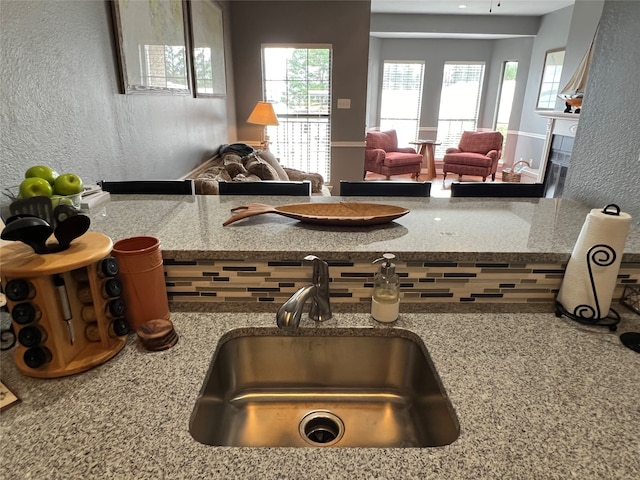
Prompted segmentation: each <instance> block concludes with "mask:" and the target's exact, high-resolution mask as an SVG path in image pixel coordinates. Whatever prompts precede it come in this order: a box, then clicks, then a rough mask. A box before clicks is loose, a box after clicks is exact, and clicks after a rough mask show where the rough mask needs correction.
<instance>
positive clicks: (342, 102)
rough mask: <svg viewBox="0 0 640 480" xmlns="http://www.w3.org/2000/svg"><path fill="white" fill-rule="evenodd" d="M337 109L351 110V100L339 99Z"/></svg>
mask: <svg viewBox="0 0 640 480" xmlns="http://www.w3.org/2000/svg"><path fill="white" fill-rule="evenodd" d="M338 108H344V109H349V108H351V99H350V98H339V99H338Z"/></svg>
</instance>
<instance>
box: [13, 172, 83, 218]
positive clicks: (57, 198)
mask: <svg viewBox="0 0 640 480" xmlns="http://www.w3.org/2000/svg"><path fill="white" fill-rule="evenodd" d="M24 177H25V178H24V180H23V181H22V182H21V183H20V185H19V186H17V187H14V188H13V189H8V196H9V197H11V198H12V199H13V200H19V199H23V198H32V197H37V196H43V197H49V198H50V199H51V205H52V207H53V208H55V207H57V206H58V205H71V206H72V207H74V208H76V209H78V210H80V203H81V200H82V192H83V190H84V184H83V182H82V179H81V178H80V177H79V176H78V175H76V174H75V173H63V174H62V175H60V174H58V172H56V171H55V170H54V169H53V168H51V167H49V166H47V165H34V166H33V167H31V168H29V169H28V170H27V171H26V172H25V174H24Z"/></svg>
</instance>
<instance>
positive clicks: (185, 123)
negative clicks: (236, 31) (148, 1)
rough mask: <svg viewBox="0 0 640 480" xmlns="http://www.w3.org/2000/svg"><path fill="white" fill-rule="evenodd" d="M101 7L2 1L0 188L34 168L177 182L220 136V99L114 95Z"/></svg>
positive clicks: (86, 2)
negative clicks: (27, 169) (40, 167)
mask: <svg viewBox="0 0 640 480" xmlns="http://www.w3.org/2000/svg"><path fill="white" fill-rule="evenodd" d="M110 8H111V4H110V2H103V1H92V0H82V1H66V0H63V1H55V2H31V1H22V0H2V6H1V10H2V15H0V22H1V23H0V46H1V48H2V53H1V56H0V71H1V72H2V75H1V76H0V94H1V99H2V109H1V110H2V111H1V121H2V124H1V127H2V137H1V140H0V156H1V158H2V166H1V167H0V168H1V172H2V176H1V179H0V183H1V185H0V187H2V188H5V187H7V186H12V185H17V184H19V183H20V181H21V180H22V178H23V175H24V171H25V170H26V168H28V167H29V166H31V165H34V164H49V165H51V166H52V167H55V168H56V169H57V170H58V171H59V172H60V173H62V172H68V171H72V172H75V173H78V174H79V175H80V176H81V177H82V178H83V179H84V180H85V182H86V183H91V182H96V181H98V180H101V179H111V180H129V179H141V178H146V179H148V178H178V177H180V176H182V175H184V174H186V173H187V172H188V171H190V170H191V169H192V168H194V167H195V166H197V165H198V164H199V163H200V162H201V161H202V160H203V159H204V158H206V157H207V156H208V155H209V153H210V152H211V151H212V150H213V149H214V148H216V147H217V146H218V145H219V144H220V143H226V142H227V141H228V124H229V122H228V120H227V100H226V99H200V98H198V99H196V98H192V97H188V96H175V95H171V96H168V95H157V94H137V95H122V94H120V93H119V91H118V70H117V68H116V65H117V63H116V57H115V53H114V52H115V47H114V42H113V33H112V26H111V12H110ZM230 88H231V95H230V98H233V95H232V93H233V86H232V83H231V82H230ZM230 106H231V109H230V111H232V110H233V103H232V102H231V103H230Z"/></svg>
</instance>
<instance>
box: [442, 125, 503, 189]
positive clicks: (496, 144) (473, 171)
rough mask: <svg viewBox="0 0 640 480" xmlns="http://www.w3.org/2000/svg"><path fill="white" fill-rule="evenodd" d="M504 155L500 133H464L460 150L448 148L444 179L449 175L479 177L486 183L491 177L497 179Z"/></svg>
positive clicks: (443, 170) (443, 171)
mask: <svg viewBox="0 0 640 480" xmlns="http://www.w3.org/2000/svg"><path fill="white" fill-rule="evenodd" d="M501 155H502V134H501V133H500V132H463V133H462V137H461V138H460V144H459V145H458V148H447V151H446V152H445V155H444V158H443V159H442V160H443V162H444V164H443V165H442V173H443V174H444V179H446V178H447V173H448V172H452V173H457V174H458V177H459V179H461V178H462V175H478V176H480V177H482V181H483V182H485V181H486V180H487V177H488V176H489V175H491V180H492V181H493V180H495V179H496V170H497V169H498V160H500V156H501Z"/></svg>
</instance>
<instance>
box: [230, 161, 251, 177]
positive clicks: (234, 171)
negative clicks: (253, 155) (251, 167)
mask: <svg viewBox="0 0 640 480" xmlns="http://www.w3.org/2000/svg"><path fill="white" fill-rule="evenodd" d="M224 168H225V170H226V171H227V173H228V174H229V176H230V177H231V178H234V177H235V176H236V175H245V174H246V173H247V169H246V168H244V165H242V164H241V163H235V162H229V163H227V164H226V166H225V167H224Z"/></svg>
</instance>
